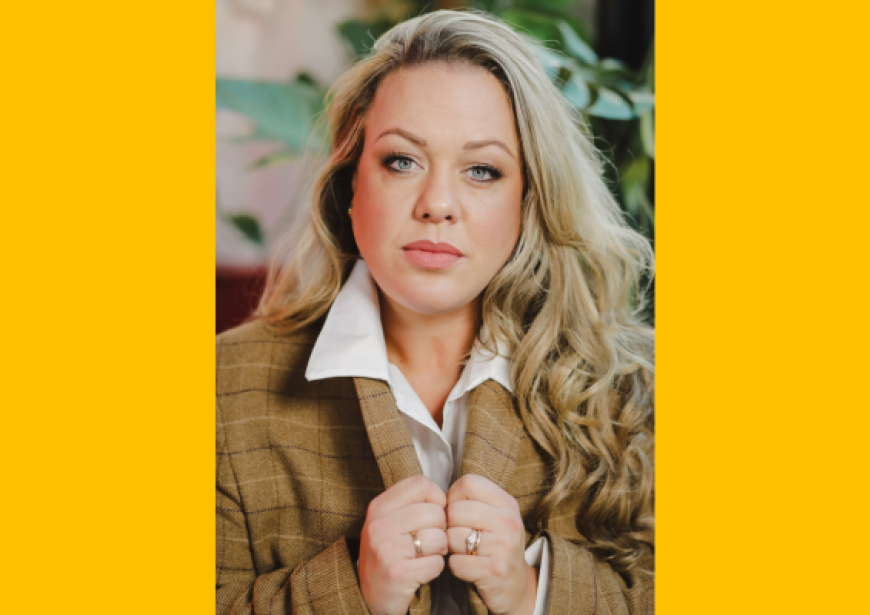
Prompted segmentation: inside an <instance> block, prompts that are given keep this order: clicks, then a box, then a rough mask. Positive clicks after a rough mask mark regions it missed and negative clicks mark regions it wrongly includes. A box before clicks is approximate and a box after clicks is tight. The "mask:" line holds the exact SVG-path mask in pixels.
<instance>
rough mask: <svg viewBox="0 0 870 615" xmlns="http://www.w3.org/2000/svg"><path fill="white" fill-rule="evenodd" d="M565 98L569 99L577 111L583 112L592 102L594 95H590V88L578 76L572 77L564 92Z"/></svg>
mask: <svg viewBox="0 0 870 615" xmlns="http://www.w3.org/2000/svg"><path fill="white" fill-rule="evenodd" d="M562 93H563V94H565V98H567V99H568V102H570V103H571V104H572V105H573V106H574V108H575V109H580V110H581V111H582V110H583V109H585V108H586V107H587V106H588V105H589V103H590V102H591V100H592V95H591V94H590V93H589V86H588V85H586V82H585V81H584V80H583V79H581V78H580V77H579V76H578V75H572V76H571V78H570V79H569V80H568V82H567V83H566V84H565V88H564V89H563V90H562Z"/></svg>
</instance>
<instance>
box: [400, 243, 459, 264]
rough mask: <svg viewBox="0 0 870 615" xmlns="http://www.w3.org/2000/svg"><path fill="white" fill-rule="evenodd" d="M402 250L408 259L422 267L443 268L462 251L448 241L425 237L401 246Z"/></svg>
mask: <svg viewBox="0 0 870 615" xmlns="http://www.w3.org/2000/svg"><path fill="white" fill-rule="evenodd" d="M402 251H403V252H404V254H405V256H406V257H407V258H408V260H410V261H411V262H412V263H414V264H415V265H419V266H420V267H423V268H424V269H444V268H445V267H449V266H450V265H452V264H453V263H455V262H456V261H458V260H459V259H460V258H462V257H463V254H462V252H460V251H459V250H458V249H457V248H456V247H455V246H452V245H450V244H449V243H444V242H439V243H433V242H431V241H428V240H425V239H424V240H422V241H414V242H411V243H409V244H407V245H405V246H402Z"/></svg>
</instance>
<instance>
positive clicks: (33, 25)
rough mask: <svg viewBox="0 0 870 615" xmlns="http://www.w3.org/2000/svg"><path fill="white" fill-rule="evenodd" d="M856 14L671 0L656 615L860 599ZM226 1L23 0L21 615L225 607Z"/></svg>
mask: <svg viewBox="0 0 870 615" xmlns="http://www.w3.org/2000/svg"><path fill="white" fill-rule="evenodd" d="M850 5H851V8H850ZM864 6H866V5H865V4H863V3H858V2H852V3H845V2H841V3H804V2H783V1H779V2H766V3H757V2H748V1H745V0H741V1H732V2H729V3H699V2H689V1H687V0H681V1H676V0H659V2H658V8H657V45H658V49H657V54H658V55H657V75H656V79H657V90H658V94H657V95H658V110H657V122H658V125H657V131H658V138H659V141H658V144H657V146H658V151H657V173H658V175H657V183H656V188H657V195H656V206H657V215H658V222H657V230H658V238H657V250H658V282H657V289H658V340H659V341H658V358H657V365H658V385H657V387H658V390H657V403H658V453H657V464H658V481H659V482H658V495H657V498H658V500H657V506H658V587H659V590H658V609H657V612H658V613H660V614H671V613H675V614H679V613H688V614H698V613H704V614H706V613H729V614H732V613H741V614H743V613H804V612H806V613H819V612H824V613H840V612H843V613H846V612H848V613H851V612H858V611H860V608H862V607H861V606H860V601H859V598H860V596H861V594H862V589H861V587H862V586H863V583H862V582H863V581H864V577H866V574H865V573H866V570H867V560H866V553H867V551H868V546H870V545H868V539H867V538H866V536H867V532H866V531H865V527H864V526H865V519H866V518H867V512H866V511H867V504H866V497H865V490H866V489H867V485H868V480H867V462H866V455H867V452H866V451H867V449H868V448H870V446H868V443H867V438H868V426H870V425H868V419H867V416H868V414H870V412H868V411H870V407H868V406H870V404H868V402H867V396H866V393H865V388H866V382H867V375H866V372H867V363H868V361H867V358H866V357H867V354H868V350H867V349H868V346H870V344H868V341H870V340H868V337H870V336H868V326H867V324H866V320H867V317H868V310H867V308H866V307H865V305H866V294H867V293H866V290H865V289H866V284H867V279H868V275H867V263H868V258H867V255H866V250H867V249H868V243H870V241H868V239H867V236H866V233H867V229H868V217H870V216H868V213H867V212H868V205H870V203H868V197H867V190H866V188H865V186H864V183H863V180H864V177H865V176H866V167H867V154H866V144H867V143H868V137H870V135H868V127H867V126H868V121H867V103H866V92H865V91H864V90H865V89H866V86H865V84H864V81H865V73H866V67H865V66H864V64H865V60H866V55H867V53H866V50H865V49H866V40H867V35H866V33H865V30H866V24H867V23H868V14H867V9H866V8H863V7H864ZM213 7H214V4H213V3H212V2H205V1H203V0H201V1H198V2H166V1H155V2H149V3H118V2H91V3H12V4H11V5H10V6H9V7H4V16H3V19H2V25H0V34H2V35H0V57H2V58H3V71H2V75H3V80H4V87H3V95H2V98H0V99H2V109H3V118H4V120H5V125H4V129H3V137H4V138H3V146H4V147H3V166H2V168H3V178H4V181H3V185H2V209H0V212H2V225H0V228H2V237H3V240H2V241H0V250H2V255H0V259H2V260H0V262H2V267H3V275H2V278H0V280H2V284H3V293H2V297H3V300H2V321H0V322H2V328H3V343H2V346H0V347H2V350H3V352H2V356H3V361H4V363H5V364H6V365H4V369H3V370H2V373H3V381H2V387H3V395H2V400H3V401H2V425H3V426H2V430H0V433H2V435H0V455H2V467H3V468H4V470H5V476H6V480H5V484H4V488H3V507H2V515H3V520H2V521H3V525H2V527H3V528H4V531H3V533H4V540H3V547H2V551H3V553H4V555H3V558H2V559H3V567H4V570H3V573H2V576H0V578H2V579H3V586H4V587H3V595H4V597H3V600H2V605H3V606H2V607H0V608H2V611H3V612H9V613H12V612H24V610H25V609H26V610H27V612H31V613H33V612H35V613H42V612H52V611H63V612H65V613H78V612H83V613H84V612H87V613H119V612H123V613H154V612H161V613H182V612H184V613H210V612H212V609H213V600H214V598H213V593H212V587H211V584H212V565H213V558H214V555H213V550H212V548H213V540H214V538H213V521H212V519H213V517H212V506H213V492H212V490H211V481H212V474H213V466H212V454H213V442H212V438H211V430H212V423H213V414H212V401H211V399H212V398H211V395H212V386H213V350H212V349H213V346H212V336H213V331H214V328H213V327H214V306H213V295H214V277H213V266H214V211H213V206H214V205H213V202H214V186H215V183H214V131H213V130H214V111H213V109H214V85H213V84H214V81H213V77H214V72H213V68H214V16H213V11H214V8H213ZM858 7H862V8H860V9H859V8H858Z"/></svg>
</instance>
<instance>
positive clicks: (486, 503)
mask: <svg viewBox="0 0 870 615" xmlns="http://www.w3.org/2000/svg"><path fill="white" fill-rule="evenodd" d="M474 529H477V530H481V538H480V543H479V545H478V550H477V555H467V553H468V551H467V548H466V540H467V538H468V535H469V534H470V533H471V532H472V530H474ZM447 537H448V544H449V547H450V553H451V555H450V560H449V564H450V570H452V571H453V574H454V575H456V577H458V578H460V579H462V580H464V581H468V582H469V583H474V584H475V585H476V586H477V591H478V593H479V594H480V597H481V598H482V599H483V602H484V603H485V604H486V606H487V608H488V609H489V610H490V611H491V612H492V613H498V614H499V615H501V614H508V613H509V614H514V613H517V614H520V615H531V614H532V613H533V612H534V609H535V598H536V597H537V585H538V583H537V572H536V570H535V569H534V568H533V567H531V566H529V565H528V564H526V558H525V539H526V535H525V528H524V526H523V519H522V517H521V516H520V507H519V504H517V501H516V500H515V499H514V498H513V497H512V496H511V495H510V494H508V493H507V492H505V491H504V490H503V489H501V488H500V487H499V486H498V485H496V484H495V483H493V482H492V481H490V480H487V479H486V478H483V477H482V476H477V475H474V474H466V475H465V476H463V477H462V478H460V479H459V480H457V481H456V482H455V483H453V486H452V487H450V490H449V491H448V492H447Z"/></svg>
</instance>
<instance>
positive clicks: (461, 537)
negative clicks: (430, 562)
mask: <svg viewBox="0 0 870 615" xmlns="http://www.w3.org/2000/svg"><path fill="white" fill-rule="evenodd" d="M471 532H472V529H471V528H468V527H451V528H448V529H447V532H446V534H445V536H446V537H447V550H448V551H449V552H450V553H457V554H459V555H469V553H468V537H469V535H471ZM495 545H496V536H495V534H493V533H492V532H485V531H481V532H480V542H478V543H477V556H488V555H492V554H493V547H494V546H495Z"/></svg>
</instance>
